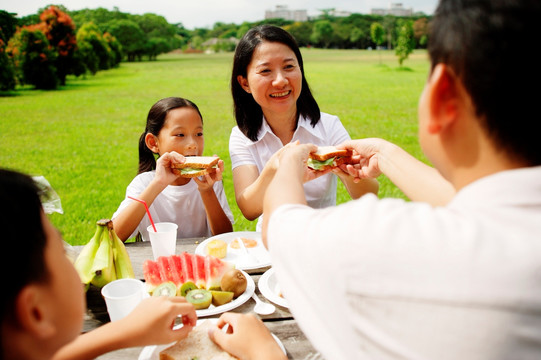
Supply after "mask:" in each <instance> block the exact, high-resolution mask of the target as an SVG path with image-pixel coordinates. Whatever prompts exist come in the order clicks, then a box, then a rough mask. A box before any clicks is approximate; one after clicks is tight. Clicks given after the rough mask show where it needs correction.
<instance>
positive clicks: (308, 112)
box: [231, 25, 321, 141]
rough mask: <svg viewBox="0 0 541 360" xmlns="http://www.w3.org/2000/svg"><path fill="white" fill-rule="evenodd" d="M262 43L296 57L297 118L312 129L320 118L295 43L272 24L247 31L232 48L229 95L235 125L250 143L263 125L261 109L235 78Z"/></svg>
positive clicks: (243, 74) (245, 70) (244, 70)
mask: <svg viewBox="0 0 541 360" xmlns="http://www.w3.org/2000/svg"><path fill="white" fill-rule="evenodd" d="M264 41H268V42H278V43H281V44H284V45H286V46H288V47H289V48H290V49H291V50H292V51H293V52H294V53H295V56H296V57H297V61H298V63H299V67H300V69H301V73H302V90H301V94H300V96H299V99H298V100H297V119H298V117H299V115H302V116H304V117H306V118H308V119H310V124H311V125H312V126H315V125H316V124H317V123H318V121H319V119H320V117H321V114H320V111H319V106H318V105H317V102H316V100H315V99H314V97H313V95H312V92H311V91H310V87H309V86H308V82H307V81H306V77H305V76H304V66H303V62H302V55H301V52H300V49H299V46H298V45H297V41H295V39H294V38H293V36H291V35H290V34H289V33H288V32H287V31H285V30H284V29H282V28H279V27H277V26H273V25H260V26H257V27H254V28H252V29H250V30H249V31H248V32H247V33H246V34H245V35H244V37H243V38H242V39H241V41H240V42H239V44H238V45H237V48H236V49H235V56H234V59H233V71H232V73H231V94H232V95H233V106H234V111H235V119H236V120H237V125H238V127H239V129H240V130H241V131H242V133H243V134H244V135H246V137H247V138H248V139H250V140H252V141H256V140H257V134H258V132H259V129H260V128H261V125H262V124H263V111H262V110H261V106H259V104H258V103H257V102H256V101H255V100H254V98H253V96H252V95H251V94H249V93H247V92H246V91H244V89H243V88H242V87H241V86H240V84H239V82H238V80H237V77H238V76H239V75H241V76H243V77H246V76H247V69H248V65H249V64H250V62H251V61H252V56H253V54H254V50H255V49H256V47H257V46H258V45H259V44H261V43H262V42H264Z"/></svg>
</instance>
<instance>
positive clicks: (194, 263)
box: [143, 252, 235, 292]
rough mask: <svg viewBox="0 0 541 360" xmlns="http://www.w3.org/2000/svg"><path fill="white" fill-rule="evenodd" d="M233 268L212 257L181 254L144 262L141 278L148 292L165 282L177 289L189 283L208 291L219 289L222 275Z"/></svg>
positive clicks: (231, 265)
mask: <svg viewBox="0 0 541 360" xmlns="http://www.w3.org/2000/svg"><path fill="white" fill-rule="evenodd" d="M234 267H235V266H234V265H233V264H231V263H228V262H227V261H223V260H220V259H218V258H217V257H214V256H210V255H207V256H202V255H196V254H188V253H187V252H183V253H182V254H180V255H172V256H167V257H165V256H160V257H159V258H158V260H157V261H152V260H145V262H144V263H143V276H144V278H145V282H146V284H147V290H148V291H149V292H151V291H153V290H154V289H155V288H156V287H157V286H158V285H160V284H162V283H164V282H167V281H172V282H173V283H175V285H176V286H177V288H180V287H181V286H182V284H184V283H186V282H188V281H191V282H193V283H195V285H196V286H197V287H198V288H202V289H207V290H210V289H217V288H219V287H220V282H221V281H222V277H223V275H224V273H225V272H226V271H227V270H229V269H232V268H234Z"/></svg>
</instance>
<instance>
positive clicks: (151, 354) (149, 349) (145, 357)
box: [139, 319, 287, 360]
mask: <svg viewBox="0 0 541 360" xmlns="http://www.w3.org/2000/svg"><path fill="white" fill-rule="evenodd" d="M208 320H209V321H212V322H213V323H214V324H216V323H217V322H218V319H208ZM202 321H204V320H197V323H198V325H199V324H200V323H201V322H202ZM180 326H182V325H178V327H180ZM271 335H272V337H273V338H274V340H276V342H277V343H278V346H280V349H282V351H283V352H284V354H286V355H287V352H286V348H285V347H284V344H282V342H281V341H280V339H278V338H277V337H276V335H274V334H271ZM173 344H174V342H172V343H170V344H166V345H151V346H145V347H144V348H143V350H142V351H141V353H140V354H139V360H160V351H162V350H165V349H166V348H168V347H169V346H171V345H173Z"/></svg>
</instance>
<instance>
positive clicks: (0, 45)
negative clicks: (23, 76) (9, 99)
mask: <svg viewBox="0 0 541 360" xmlns="http://www.w3.org/2000/svg"><path fill="white" fill-rule="evenodd" d="M13 89H15V70H14V69H13V64H12V63H11V59H10V58H9V57H8V55H7V53H6V45H5V44H4V41H3V40H2V39H0V91H6V90H13Z"/></svg>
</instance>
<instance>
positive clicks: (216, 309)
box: [195, 270, 255, 317]
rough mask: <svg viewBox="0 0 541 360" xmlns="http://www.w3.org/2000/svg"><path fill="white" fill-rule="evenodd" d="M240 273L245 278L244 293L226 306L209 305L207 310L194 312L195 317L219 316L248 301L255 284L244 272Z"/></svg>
mask: <svg viewBox="0 0 541 360" xmlns="http://www.w3.org/2000/svg"><path fill="white" fill-rule="evenodd" d="M241 271H242V270H241ZM242 273H243V274H244V277H246V290H244V292H243V293H242V294H241V295H240V296H239V297H238V298H236V299H235V300H233V301H231V302H228V303H227V304H223V305H220V306H214V305H212V304H210V306H209V308H208V309H202V310H196V311H195V312H196V313H197V317H204V316H210V315H216V314H221V313H223V312H226V311H229V310H232V309H234V308H236V307H239V306H241V305H242V304H244V303H245V302H246V301H248V299H250V298H251V297H252V294H253V293H254V291H255V283H254V280H253V279H252V277H251V276H250V275H248V274H246V273H245V272H244V271H242Z"/></svg>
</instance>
